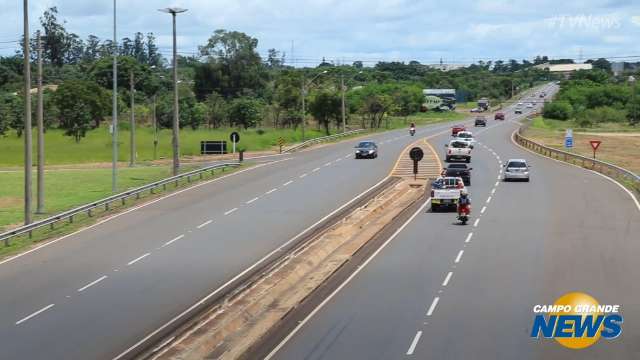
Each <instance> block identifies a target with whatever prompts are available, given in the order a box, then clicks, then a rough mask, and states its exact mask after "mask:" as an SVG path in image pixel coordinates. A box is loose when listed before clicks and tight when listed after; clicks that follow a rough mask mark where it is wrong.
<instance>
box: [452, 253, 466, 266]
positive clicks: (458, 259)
mask: <svg viewBox="0 0 640 360" xmlns="http://www.w3.org/2000/svg"><path fill="white" fill-rule="evenodd" d="M462 254H464V250H460V251H459V252H458V256H456V259H455V260H453V262H454V263H456V264H457V263H459V262H460V259H462Z"/></svg>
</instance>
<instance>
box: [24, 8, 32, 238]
mask: <svg viewBox="0 0 640 360" xmlns="http://www.w3.org/2000/svg"><path fill="white" fill-rule="evenodd" d="M22 5H23V9H24V10H23V13H24V14H23V15H24V43H23V44H22V47H23V49H22V53H23V54H24V64H23V65H24V70H23V71H24V223H25V225H27V224H31V221H32V217H31V167H32V165H33V164H32V154H31V64H30V61H29V60H30V59H29V58H30V54H29V1H28V0H23V3H22Z"/></svg>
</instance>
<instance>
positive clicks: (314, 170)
mask: <svg viewBox="0 0 640 360" xmlns="http://www.w3.org/2000/svg"><path fill="white" fill-rule="evenodd" d="M318 170H320V168H315V169H313V170H311V172H316V171H318Z"/></svg>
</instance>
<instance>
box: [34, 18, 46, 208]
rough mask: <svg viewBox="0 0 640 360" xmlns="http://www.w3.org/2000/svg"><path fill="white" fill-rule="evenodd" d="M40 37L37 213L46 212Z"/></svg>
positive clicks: (40, 50) (40, 46) (40, 40)
mask: <svg viewBox="0 0 640 360" xmlns="http://www.w3.org/2000/svg"><path fill="white" fill-rule="evenodd" d="M36 36H37V37H38V39H37V40H38V105H37V106H38V108H37V113H36V118H37V122H38V180H37V182H38V190H37V191H38V195H37V196H38V200H37V204H38V206H37V208H36V214H42V213H44V106H43V101H44V100H43V94H42V39H41V38H40V30H38V32H37V33H36Z"/></svg>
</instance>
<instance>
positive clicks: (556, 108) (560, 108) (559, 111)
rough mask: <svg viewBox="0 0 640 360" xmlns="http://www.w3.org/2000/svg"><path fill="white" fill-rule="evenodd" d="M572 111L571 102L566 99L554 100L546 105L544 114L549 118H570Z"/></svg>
mask: <svg viewBox="0 0 640 360" xmlns="http://www.w3.org/2000/svg"><path fill="white" fill-rule="evenodd" d="M572 111H573V109H572V108H571V104H569V103H567V102H565V101H554V102H550V103H546V104H545V105H544V108H543V110H542V116H544V117H545V118H547V119H556V120H568V119H569V118H570V117H571V114H572Z"/></svg>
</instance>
